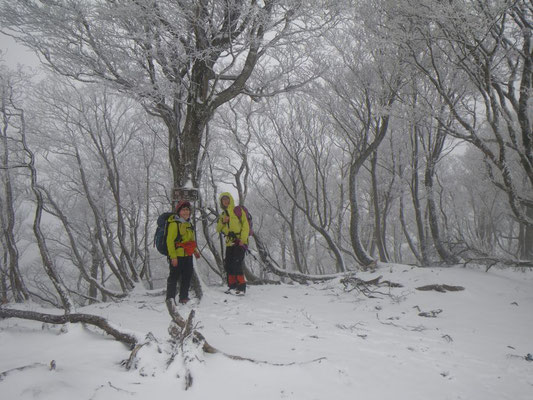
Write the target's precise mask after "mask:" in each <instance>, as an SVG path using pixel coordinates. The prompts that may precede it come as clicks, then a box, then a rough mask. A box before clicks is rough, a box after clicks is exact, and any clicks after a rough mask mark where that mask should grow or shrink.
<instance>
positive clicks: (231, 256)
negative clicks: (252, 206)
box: [217, 192, 250, 296]
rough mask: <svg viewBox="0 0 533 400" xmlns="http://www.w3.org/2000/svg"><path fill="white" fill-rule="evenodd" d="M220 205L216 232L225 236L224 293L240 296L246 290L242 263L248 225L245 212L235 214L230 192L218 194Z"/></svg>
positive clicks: (246, 246)
mask: <svg viewBox="0 0 533 400" xmlns="http://www.w3.org/2000/svg"><path fill="white" fill-rule="evenodd" d="M220 206H221V207H222V213H221V214H220V216H219V217H218V221H217V232H219V233H222V234H223V235H224V236H225V237H226V256H225V257H224V269H225V271H226V273H227V278H228V279H227V283H228V290H227V291H226V293H230V294H236V295H241V296H242V295H244V293H245V292H246V279H245V277H244V265H243V263H244V256H245V255H246V250H247V249H248V236H249V233H250V225H249V223H248V219H247V217H246V214H245V213H241V215H240V217H239V216H237V215H236V214H235V212H234V209H235V201H234V200H233V197H232V196H231V194H230V193H228V192H224V193H221V194H220Z"/></svg>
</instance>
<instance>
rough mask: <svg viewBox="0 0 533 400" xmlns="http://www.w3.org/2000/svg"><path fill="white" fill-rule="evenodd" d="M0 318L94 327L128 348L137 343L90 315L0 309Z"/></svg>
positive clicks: (129, 335) (135, 340)
mask: <svg viewBox="0 0 533 400" xmlns="http://www.w3.org/2000/svg"><path fill="white" fill-rule="evenodd" d="M0 318H21V319H28V320H32V321H40V322H47V323H49V324H59V325H62V324H66V323H68V322H70V323H83V324H89V325H93V326H96V327H98V328H100V329H102V330H103V331H104V332H105V333H107V334H109V335H111V336H113V337H114V338H115V339H116V340H118V341H119V342H122V343H125V344H127V345H129V346H135V345H136V344H137V343H138V340H137V338H136V337H135V336H134V335H132V334H129V333H125V332H121V331H120V330H118V329H117V328H115V327H113V326H112V325H111V324H110V323H109V322H108V321H107V320H106V319H105V318H103V317H100V316H97V315H91V314H62V315H54V314H46V313H40V312H35V311H23V310H13V309H8V308H0Z"/></svg>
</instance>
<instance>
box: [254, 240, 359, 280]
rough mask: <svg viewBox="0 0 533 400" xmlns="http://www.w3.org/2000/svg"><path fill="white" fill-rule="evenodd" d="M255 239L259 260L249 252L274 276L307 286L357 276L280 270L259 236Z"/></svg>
mask: <svg viewBox="0 0 533 400" xmlns="http://www.w3.org/2000/svg"><path fill="white" fill-rule="evenodd" d="M254 239H255V243H256V245H257V250H258V255H259V258H257V257H256V255H255V254H254V252H252V251H251V250H248V252H249V253H250V254H251V256H252V257H253V258H254V259H255V260H256V261H257V262H259V263H260V264H261V265H263V266H264V268H265V269H266V270H267V271H268V272H272V273H273V274H275V275H277V276H280V277H284V278H289V279H292V280H293V281H295V282H298V283H301V284H306V283H308V282H325V281H330V280H332V279H337V278H344V277H351V276H355V274H356V272H355V271H349V272H342V273H339V274H327V275H308V274H302V273H301V272H291V271H286V270H284V269H282V268H280V267H279V266H278V265H277V263H276V261H275V260H273V259H272V257H271V256H270V254H269V252H268V250H267V248H266V246H265V245H264V243H263V242H262V241H261V239H260V238H259V236H257V234H255V235H254Z"/></svg>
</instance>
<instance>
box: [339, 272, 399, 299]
mask: <svg viewBox="0 0 533 400" xmlns="http://www.w3.org/2000/svg"><path fill="white" fill-rule="evenodd" d="M381 278H382V276H381V275H380V276H378V277H377V278H373V279H369V280H368V281H364V280H362V279H359V278H356V277H355V276H348V277H346V278H343V279H341V283H342V284H343V285H344V290H345V291H346V292H351V291H353V290H358V291H359V292H360V293H362V294H363V295H365V296H366V297H370V298H373V297H374V296H373V295H374V294H380V295H383V296H387V295H388V294H387V293H381V292H379V291H377V290H374V289H372V288H371V287H372V286H374V287H389V288H392V287H403V285H401V284H400V283H395V282H391V281H385V280H384V281H382V280H381Z"/></svg>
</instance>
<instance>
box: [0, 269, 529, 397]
mask: <svg viewBox="0 0 533 400" xmlns="http://www.w3.org/2000/svg"><path fill="white" fill-rule="evenodd" d="M379 275H382V276H383V279H386V280H390V281H392V282H396V283H400V284H402V285H403V287H400V288H392V289H389V288H384V287H382V288H379V289H377V290H378V291H379V292H381V293H382V294H379V293H376V294H375V298H369V297H366V296H363V295H362V294H361V293H359V292H358V291H356V290H354V291H351V292H347V291H344V290H343V285H342V284H341V283H340V282H339V280H336V281H330V282H326V283H322V284H316V285H309V286H305V285H272V286H260V287H250V288H249V291H248V293H247V295H246V296H245V297H234V296H230V295H225V294H224V293H223V288H221V287H214V288H209V289H207V290H206V294H205V296H204V299H203V300H202V301H201V303H199V304H198V303H197V302H196V301H193V304H192V305H187V306H185V307H184V306H181V307H180V308H179V310H180V311H181V312H182V315H185V316H186V315H187V311H188V310H190V309H191V308H194V309H195V310H196V322H197V324H198V325H197V329H198V330H199V331H200V332H202V333H203V334H204V336H205V337H206V339H207V341H208V342H209V343H210V344H211V345H213V346H214V347H216V348H217V349H219V350H220V351H222V352H224V353H226V354H232V355H238V356H242V357H246V358H250V359H254V360H257V361H258V362H250V361H237V360H234V359H231V358H229V357H227V356H225V355H223V354H216V355H206V354H203V353H201V352H200V351H197V349H195V348H185V354H186V355H187V356H188V357H189V358H191V359H190V360H189V361H188V365H189V369H190V372H191V375H192V378H193V381H192V386H191V387H190V388H189V389H188V390H187V391H185V390H184V387H185V379H184V367H183V360H182V359H181V358H176V359H175V361H174V362H173V363H170V365H168V363H167V361H168V357H167V355H168V354H167V351H168V349H169V348H170V347H169V344H168V338H169V335H168V333H167V329H168V326H169V322H170V318H169V315H168V312H167V310H166V307H165V304H164V301H163V300H164V296H163V295H160V296H153V294H154V293H147V292H144V291H142V290H137V291H136V292H135V293H134V294H133V295H132V296H131V297H130V298H128V299H127V300H124V301H122V302H119V303H106V304H96V305H92V306H90V307H85V308H83V309H81V310H78V311H80V312H84V313H94V314H98V315H101V316H103V317H106V318H108V319H109V320H110V321H111V322H112V323H114V324H115V325H116V326H118V327H120V329H122V330H127V331H133V332H135V333H136V334H137V335H138V336H139V337H144V336H145V335H146V334H147V333H148V332H152V334H153V335H154V336H155V338H156V339H157V341H158V342H159V345H155V344H152V345H150V346H145V347H143V348H142V349H141V351H140V352H139V354H138V364H137V369H134V370H130V371H126V369H125V368H124V367H123V366H121V361H123V360H125V359H127V358H128V357H129V354H130V351H129V350H128V348H127V347H126V346H124V345H123V344H121V343H119V342H117V341H115V340H113V339H112V338H111V337H109V336H104V335H103V334H102V333H101V332H98V331H97V330H96V329H93V328H90V329H86V328H84V327H82V326H80V325H79V324H77V325H76V324H70V325H69V326H68V327H66V329H65V327H61V326H46V325H45V326H43V324H42V323H38V322H31V321H24V320H16V319H8V320H3V321H0V399H2V400H15V399H54V400H72V399H78V400H82V399H83V400H85V399H91V400H98V399H102V400H103V399H106V400H108V399H147V400H155V399H171V398H179V399H216V400H223V399H232V400H235V399H253V400H263V399H264V400H272V399H285V398H286V399H302V400H312V399H320V400H322V399H324V400H326V399H335V400H340V399H350V400H353V399H364V400H373V399H376V400H381V399H393V400H400V399H409V400H417V399H420V400H427V399H432V400H441V399H442V400H444V399H464V400H477V399H479V400H490V399H494V400H504V399H509V400H531V399H533V362H531V361H528V360H527V359H526V356H527V355H528V354H533V272H519V271H512V270H497V269H494V268H493V269H491V270H490V271H489V272H484V270H481V269H479V270H477V269H473V268H449V269H440V268H431V269H419V268H411V267H408V266H402V265H393V266H390V265H389V266H386V267H380V268H379V269H378V271H377V272H375V273H365V274H361V275H359V277H360V278H362V279H370V278H373V277H377V276H379ZM428 284H447V285H458V286H463V287H464V288H465V290H463V291H457V292H446V293H441V292H437V291H419V290H416V288H417V287H420V286H423V285H428ZM19 307H22V308H24V309H30V310H36V311H47V312H50V310H42V309H41V308H40V307H38V306H37V305H35V304H25V305H23V306H19ZM424 312H425V313H427V315H430V316H434V317H424V316H420V315H419V313H424ZM62 328H63V329H62ZM189 346H190V347H192V345H189ZM52 360H54V362H55V365H56V368H55V369H53V370H50V367H49V366H50V363H51V361H52ZM25 366H26V367H27V368H24V369H19V368H20V367H25Z"/></svg>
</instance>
